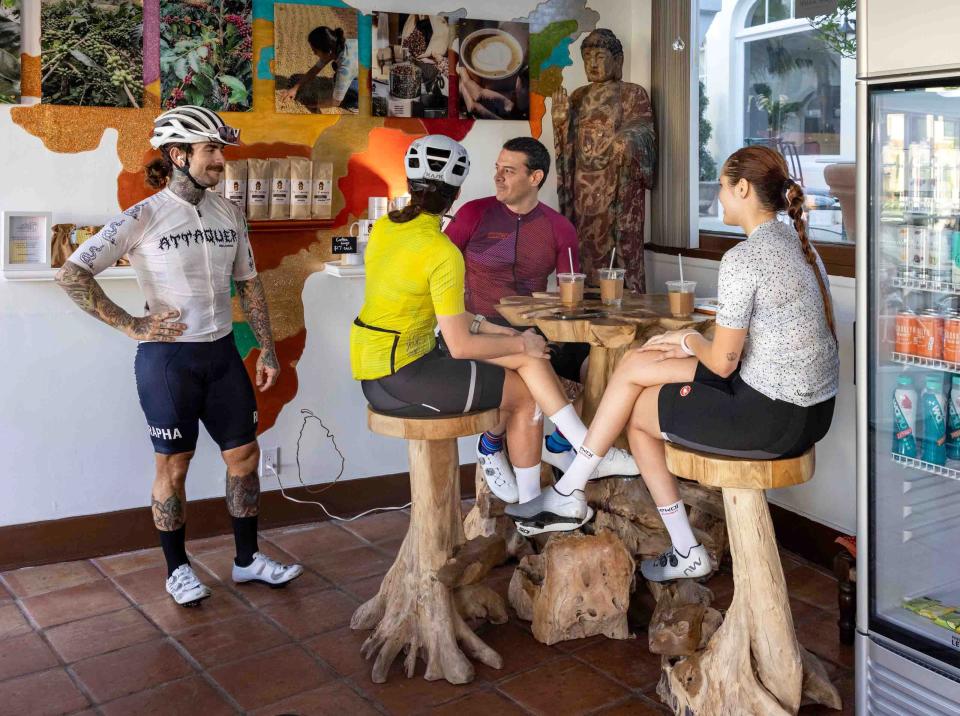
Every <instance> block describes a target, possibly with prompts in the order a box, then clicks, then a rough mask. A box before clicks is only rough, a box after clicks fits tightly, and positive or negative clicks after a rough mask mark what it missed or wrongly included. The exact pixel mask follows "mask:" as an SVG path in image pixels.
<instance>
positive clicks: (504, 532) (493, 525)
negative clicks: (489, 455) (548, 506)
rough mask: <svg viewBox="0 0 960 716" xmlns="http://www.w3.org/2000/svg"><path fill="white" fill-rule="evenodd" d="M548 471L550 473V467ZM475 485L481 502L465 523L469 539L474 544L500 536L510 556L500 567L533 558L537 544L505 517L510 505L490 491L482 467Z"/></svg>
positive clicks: (551, 480)
mask: <svg viewBox="0 0 960 716" xmlns="http://www.w3.org/2000/svg"><path fill="white" fill-rule="evenodd" d="M544 467H546V468H548V469H549V466H547V465H545V466H544ZM544 472H546V471H544ZM547 479H548V480H549V482H547V483H546V484H548V485H550V484H553V479H552V476H551V477H548V478H547ZM543 480H544V478H543V475H541V484H543ZM474 481H475V485H476V495H477V499H476V502H475V503H474V505H473V507H472V508H470V512H468V513H467V516H466V518H465V519H464V520H463V531H464V534H465V535H466V538H467V539H469V540H472V539H476V538H478V537H490V536H493V535H498V536H500V537H501V538H502V539H503V541H504V542H505V543H506V552H505V554H504V557H503V561H502V562H500V564H503V563H504V562H506V561H507V560H508V559H510V558H511V557H515V558H516V559H518V560H519V559H522V558H523V557H525V556H526V555H528V554H533V552H534V549H533V544H532V543H531V542H530V540H528V539H527V538H526V537H524V536H523V535H522V534H520V533H519V532H517V528H516V525H515V524H514V522H513V520H511V519H510V518H509V517H507V516H506V514H505V513H504V509H505V508H506V503H504V502H503V501H501V500H499V499H497V497H496V496H495V495H494V494H493V493H492V492H490V488H489V487H487V481H486V480H484V479H483V471H482V470H481V469H480V466H479V465H477V471H476V475H475V477H474ZM494 566H497V565H494Z"/></svg>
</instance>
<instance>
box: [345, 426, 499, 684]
mask: <svg viewBox="0 0 960 716" xmlns="http://www.w3.org/2000/svg"><path fill="white" fill-rule="evenodd" d="M498 421H499V411H497V410H486V411H483V412H478V413H468V414H466V415H460V416H456V417H450V418H420V419H418V418H396V417H391V416H386V415H382V414H380V413H376V412H374V411H372V410H370V411H369V412H368V424H369V427H370V429H371V430H372V431H373V432H375V433H378V434H380V435H388V436H391V437H397V438H406V439H407V440H408V441H409V456H410V493H411V500H412V502H413V505H412V508H411V514H410V527H409V528H408V530H407V535H406V537H405V538H404V540H403V545H402V546H401V547H400V552H399V553H398V554H397V558H396V561H395V562H394V563H393V566H392V567H391V568H390V571H388V572H387V574H386V576H385V577H384V578H383V582H382V583H381V585H380V590H379V591H378V592H377V595H376V596H375V597H373V598H372V599H370V600H369V601H368V602H367V603H366V604H364V605H363V606H361V607H360V608H359V609H357V611H356V612H354V614H353V618H352V619H351V621H350V628H351V629H373V630H374V631H373V633H372V634H371V635H370V636H369V637H367V640H366V641H365V642H364V643H363V646H362V647H361V653H362V654H363V656H364V657H365V658H367V659H370V658H372V657H375V661H374V664H373V670H372V672H371V679H372V680H373V681H374V682H375V683H383V682H385V681H386V680H387V674H388V672H389V670H390V666H391V665H392V664H393V661H394V659H395V658H396V657H397V655H398V654H399V653H400V652H401V650H405V651H406V659H405V661H404V666H405V668H406V673H407V676H408V677H411V676H413V674H414V670H415V669H416V664H417V658H418V657H419V658H422V659H423V661H425V662H426V665H427V667H426V672H425V674H424V678H426V679H427V680H428V681H433V680H436V679H446V680H447V681H449V682H450V683H452V684H465V683H468V682H470V681H472V680H473V677H474V670H473V664H471V663H470V660H469V659H468V658H467V656H471V657H473V658H474V659H477V660H478V661H480V662H482V663H484V664H486V665H487V666H490V667H493V668H495V669H499V668H501V667H502V666H503V660H502V659H501V658H500V655H499V654H497V653H496V652H495V651H494V650H493V649H491V648H490V647H489V646H487V645H486V644H485V643H484V642H483V641H482V640H481V639H480V637H478V636H477V635H476V634H474V633H473V630H471V629H470V627H469V626H467V624H466V622H465V621H464V618H487V619H489V620H490V621H492V622H494V623H497V624H500V623H503V622H506V621H507V611H506V606H505V605H504V603H503V599H502V598H501V597H500V596H499V595H498V594H496V593H495V592H494V591H493V590H492V589H490V588H489V587H485V586H483V585H481V584H480V583H479V582H480V581H481V580H482V579H483V578H484V577H485V576H486V574H487V572H489V571H490V569H491V567H493V566H494V565H496V564H499V563H500V562H501V561H503V559H504V550H505V547H504V543H503V539H502V538H500V537H497V536H494V537H486V538H480V539H477V540H471V541H470V542H466V540H465V537H464V533H463V518H462V517H461V514H460V464H459V463H460V460H459V456H458V453H457V438H458V437H461V436H465V435H476V434H478V433H482V432H483V431H484V430H489V429H490V428H492V427H494V426H495V425H496V424H497V423H498ZM464 652H466V654H464Z"/></svg>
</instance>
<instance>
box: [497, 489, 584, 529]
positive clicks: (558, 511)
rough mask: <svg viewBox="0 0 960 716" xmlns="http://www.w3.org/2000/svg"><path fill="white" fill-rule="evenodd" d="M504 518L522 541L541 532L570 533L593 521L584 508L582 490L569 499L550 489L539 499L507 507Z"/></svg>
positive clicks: (569, 496)
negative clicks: (515, 528)
mask: <svg viewBox="0 0 960 716" xmlns="http://www.w3.org/2000/svg"><path fill="white" fill-rule="evenodd" d="M506 513H507V516H508V517H509V518H510V519H512V520H513V521H514V522H515V523H516V525H517V532H519V533H520V534H522V535H523V536H524V537H530V536H532V535H538V534H542V533H544V532H571V531H573V530H575V529H579V528H580V527H583V526H584V525H585V524H586V523H587V522H589V521H590V520H592V519H593V508H592V507H590V505H588V504H587V498H586V495H584V494H583V490H574V491H573V492H572V493H570V494H569V495H564V494H563V493H561V492H557V489H556V488H555V487H554V486H553V485H551V486H550V487H545V488H543V490H542V491H541V492H540V495H539V496H537V497H535V498H534V499H532V500H530V501H529V502H524V503H523V504H522V505H507V509H506Z"/></svg>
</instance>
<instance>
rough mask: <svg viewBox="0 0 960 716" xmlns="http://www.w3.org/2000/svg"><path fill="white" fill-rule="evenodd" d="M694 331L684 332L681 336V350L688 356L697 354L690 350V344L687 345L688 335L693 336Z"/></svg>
mask: <svg viewBox="0 0 960 716" xmlns="http://www.w3.org/2000/svg"><path fill="white" fill-rule="evenodd" d="M692 335H693V332H690V333H684V334H683V335H682V336H681V337H680V350H682V351H683V352H684V353H686V354H687V355H688V356H696V355H697V354H696V353H694V352H693V351H692V350H690V346H688V345H687V336H692Z"/></svg>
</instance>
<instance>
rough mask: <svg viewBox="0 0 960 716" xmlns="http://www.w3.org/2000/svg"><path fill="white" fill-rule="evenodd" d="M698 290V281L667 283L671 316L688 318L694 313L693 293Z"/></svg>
mask: <svg viewBox="0 0 960 716" xmlns="http://www.w3.org/2000/svg"><path fill="white" fill-rule="evenodd" d="M696 288H697V282H696V281H667V296H668V297H669V299H670V315H671V316H673V317H674V318H687V317H689V316H690V314H692V313H693V293H694V291H695V290H696Z"/></svg>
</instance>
